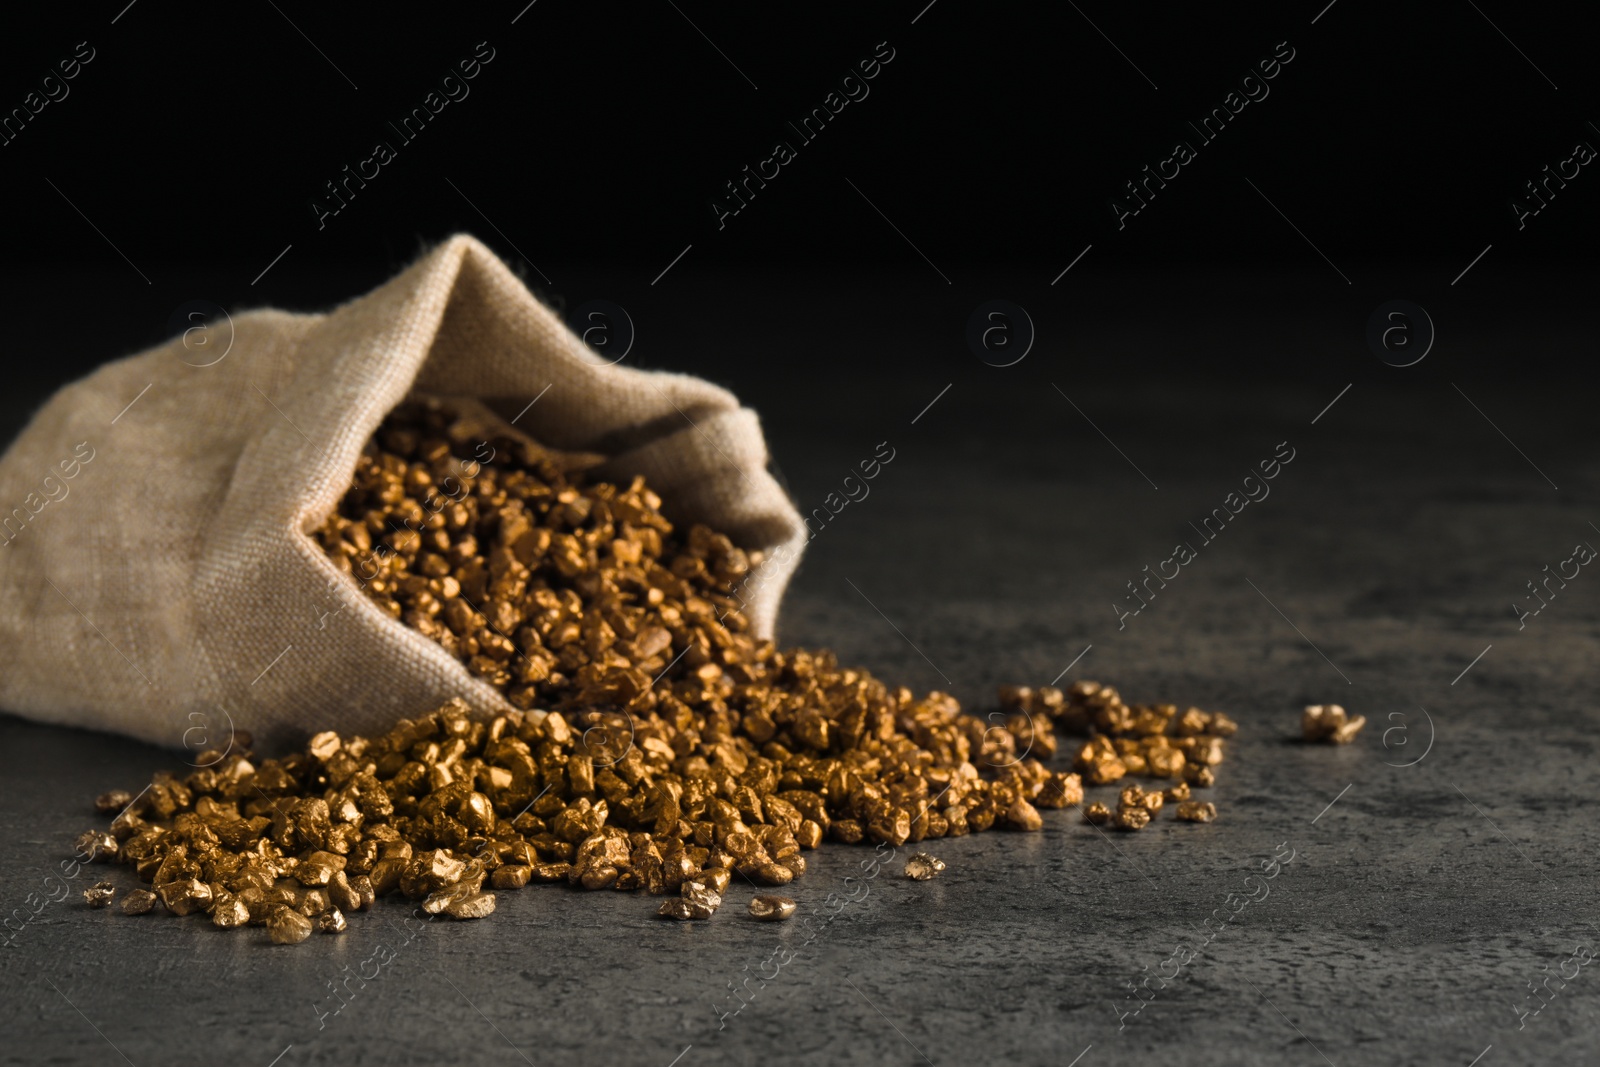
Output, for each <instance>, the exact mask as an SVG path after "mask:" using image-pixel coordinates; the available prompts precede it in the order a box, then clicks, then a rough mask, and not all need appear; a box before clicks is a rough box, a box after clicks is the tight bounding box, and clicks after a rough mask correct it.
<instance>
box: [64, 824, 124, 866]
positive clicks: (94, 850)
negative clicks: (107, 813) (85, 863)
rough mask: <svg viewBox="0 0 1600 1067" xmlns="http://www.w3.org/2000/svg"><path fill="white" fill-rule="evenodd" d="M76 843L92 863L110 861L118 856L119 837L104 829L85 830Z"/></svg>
mask: <svg viewBox="0 0 1600 1067" xmlns="http://www.w3.org/2000/svg"><path fill="white" fill-rule="evenodd" d="M74 844H75V847H76V848H77V851H78V852H79V853H80V854H82V855H85V856H87V857H89V862H90V863H110V862H111V861H112V860H114V859H116V858H117V839H116V838H115V837H113V836H112V835H110V834H108V833H106V832H104V831H103V830H85V831H84V832H83V833H81V834H79V835H78V840H77V841H76V842H75V843H74Z"/></svg>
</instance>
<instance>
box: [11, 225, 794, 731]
mask: <svg viewBox="0 0 1600 1067" xmlns="http://www.w3.org/2000/svg"><path fill="white" fill-rule="evenodd" d="M586 352H587V349H586V348H585V346H584V345H583V343H582V342H581V341H580V340H579V339H578V338H577V337H575V336H574V335H573V334H572V333H571V332H570V331H569V330H568V329H567V328H566V327H565V326H564V325H563V324H562V322H561V321H560V320H559V319H558V318H557V317H556V315H555V314H554V313H553V312H551V311H550V310H549V309H547V308H545V307H544V306H543V305H541V304H540V303H539V302H538V301H537V300H535V299H534V298H533V296H532V295H531V294H530V293H529V292H528V291H527V289H526V288H524V287H523V285H522V284H521V282H519V281H518V280H517V278H516V277H515V276H514V275H513V274H512V273H511V271H510V270H508V269H507V268H506V266H505V265H504V264H503V263H501V262H500V261H499V260H498V259H497V258H495V256H494V254H493V253H491V252H490V251H489V250H488V249H486V248H485V247H484V246H483V245H482V244H480V243H479V242H477V241H476V240H474V239H473V238H471V237H467V236H456V237H453V238H451V239H450V240H448V241H446V242H445V243H443V244H442V245H440V246H438V247H437V248H436V249H434V250H433V251H432V252H431V253H429V254H428V255H426V256H425V257H423V258H422V259H421V260H419V261H418V262H417V263H416V264H414V265H413V266H412V267H410V268H409V269H408V270H406V271H405V272H404V273H402V274H400V275H399V276H398V277H396V278H394V279H393V280H392V281H390V282H388V283H387V284H385V285H383V286H382V287H380V288H379V289H377V290H375V291H374V292H372V293H370V294H368V295H366V296H364V297H361V298H360V299H357V300H355V301H354V302H352V303H349V304H347V305H345V306H343V307H341V308H339V309H337V310H335V311H333V312H331V313H329V314H326V315H299V314H289V313H285V312H281V311H274V310H261V311H253V312H250V313H247V314H243V315H239V316H235V317H234V319H233V341H232V348H231V349H229V350H228V354H227V356H226V357H225V358H223V359H222V360H220V361H219V362H217V363H215V364H214V365H211V366H193V365H191V364H192V363H195V362H201V361H199V360H196V359H195V358H194V355H193V354H192V352H190V351H188V350H186V349H185V348H184V346H183V344H182V342H181V339H175V340H173V341H172V342H170V343H168V344H166V345H163V346H162V347H159V348H156V349H152V350H150V351H148V352H144V353H142V354H140V355H136V356H131V357H129V358H127V359H122V360H118V361H116V362H114V363H109V364H107V365H105V366H103V367H101V368H100V369H99V370H97V371H96V372H94V373H93V374H91V375H89V376H88V377H87V378H84V379H83V380H81V381H78V382H75V383H73V384H71V385H68V386H66V387H64V388H63V389H61V390H60V391H59V392H58V393H57V394H56V395H55V396H54V397H52V398H51V400H50V401H49V402H48V403H47V404H46V405H45V406H44V408H43V409H42V410H41V411H40V412H39V413H38V414H37V415H36V416H35V417H34V419H33V420H32V421H31V422H30V423H29V425H28V426H27V428H26V429H24V430H23V432H22V434H21V435H20V436H19V437H18V438H17V440H16V441H15V442H14V443H13V444H12V446H11V447H10V449H9V450H8V451H7V452H6V453H5V455H4V457H0V508H3V509H5V510H4V512H0V520H3V521H4V530H3V531H0V708H4V709H5V710H8V711H13V712H17V713H19V714H23V715H27V716H29V717H32V718H36V719H39V720H42V721H47V722H52V723H61V724H67V725H74V726H84V727H92V728H98V729H105V730H114V731H118V732H121V733H125V734H129V735H132V736H134V737H138V738H141V739H144V740H147V741H151V742H154V743H157V744H162V745H172V746H176V745H185V746H187V747H189V748H190V749H196V750H197V749H199V748H201V747H203V746H205V745H208V744H211V745H215V746H216V747H221V746H222V744H223V743H224V742H225V741H226V732H227V730H228V728H229V724H230V723H231V724H232V725H233V726H235V727H236V728H241V729H248V730H250V731H251V732H252V733H254V734H255V735H256V737H257V739H258V742H259V741H262V740H267V741H269V742H270V741H287V740H290V739H292V738H294V737H295V736H297V735H300V734H303V733H304V732H306V731H311V730H318V729H328V728H335V729H339V730H341V731H349V732H373V731H377V730H379V729H382V728H383V727H384V726H385V725H386V724H388V723H390V722H392V721H393V720H394V719H395V718H396V717H398V716H400V715H404V714H411V713H415V712H417V711H419V710H421V709H424V708H427V707H430V706H436V705H438V704H440V703H442V702H443V701H445V700H447V699H449V698H451V697H455V696H460V697H463V698H464V699H466V700H467V701H468V702H469V703H470V704H472V705H473V706H474V707H475V708H477V709H478V710H479V711H482V712H485V713H495V712H501V711H504V710H507V708H508V705H507V704H505V702H504V701H503V700H502V698H501V697H500V695H499V694H498V693H497V692H496V691H495V690H493V689H492V688H490V687H489V686H487V685H485V684H484V683H482V682H480V681H478V680H477V679H475V678H473V677H472V676H471V675H470V674H469V673H468V672H467V670H466V669H465V668H464V667H463V666H462V665H461V664H460V663H459V662H457V661H456V660H455V659H454V658H452V657H451V656H449V655H448V654H447V653H445V651H444V650H443V649H441V648H440V647H439V646H437V645H435V644H434V643H433V642H431V641H429V640H427V639H425V638H423V637H422V636H420V635H419V634H417V633H415V632H414V631H412V630H410V629H408V628H407V627H405V626H404V625H403V624H401V623H400V622H398V621H396V620H394V619H391V618H390V617H388V616H387V615H385V614H383V613H382V612H381V611H379V610H378V608H377V607H376V606H375V605H374V604H373V603H372V602H371V601H370V600H369V599H368V598H367V597H366V595H365V594H364V593H362V592H361V590H360V589H359V588H358V587H357V585H356V583H355V581H354V580H352V579H351V578H349V577H348V576H345V575H342V574H341V573H340V572H339V571H338V570H336V569H335V568H334V567H333V565H332V564H331V563H330V562H329V561H328V560H327V558H326V557H325V556H324V555H323V553H322V551H321V549H320V548H319V547H318V546H317V545H316V544H315V543H314V542H313V541H312V539H311V538H310V536H308V532H309V531H312V530H314V529H316V527H317V526H318V525H320V523H321V522H322V520H323V519H324V518H325V517H326V516H327V515H328V514H329V513H330V512H331V511H332V509H333V508H334V506H335V505H336V503H337V502H338V500H339V498H340V497H341V496H342V495H343V493H344V491H345V490H346V488H347V487H348V486H349V482H350V478H351V474H352V472H353V471H354V469H355V462H356V459H357V457H358V455H359V454H360V451H361V448H362V446H363V445H364V444H365V443H366V442H367V440H368V439H369V438H370V437H371V435H372V432H373V430H374V429H375V428H376V427H377V425H378V423H379V422H380V421H381V420H382V419H383V417H384V415H386V414H387V413H388V412H389V411H390V410H391V409H392V408H393V407H394V406H395V405H396V404H398V403H399V402H400V401H401V400H403V399H404V398H405V397H406V396H407V395H408V394H412V393H413V392H415V393H428V394H460V395H468V396H475V397H478V398H481V399H482V400H483V401H484V402H485V403H486V404H487V405H488V406H489V407H491V408H493V409H494V410H496V411H498V412H499V413H500V414H501V415H502V416H504V417H506V418H510V417H512V416H516V415H517V414H518V413H519V412H521V411H522V410H523V409H524V407H525V406H526V405H527V404H528V403H529V401H531V400H533V399H534V398H535V397H536V396H539V394H540V392H541V391H542V390H545V389H546V386H548V387H549V388H548V390H547V391H545V392H544V395H543V396H542V397H541V398H540V399H539V400H538V402H537V403H535V404H534V405H533V406H532V408H530V409H528V410H527V411H526V413H524V414H522V415H521V416H520V418H518V420H517V423H516V425H517V427H518V428H519V429H522V430H526V431H527V432H529V433H530V434H532V435H533V436H535V437H537V438H538V439H540V440H541V441H544V442H545V443H547V444H549V445H551V446H553V447H556V448H563V449H572V450H580V451H592V452H599V453H603V454H605V455H606V456H608V457H610V459H609V461H608V462H607V464H606V466H605V467H603V468H602V469H601V472H602V473H603V474H607V475H610V476H614V477H625V476H630V475H632V474H635V473H638V474H643V475H644V476H645V477H646V478H647V479H648V480H649V482H650V483H651V485H652V486H653V487H654V488H655V489H656V491H657V492H658V493H660V494H661V496H662V498H663V499H664V500H665V501H666V505H665V510H666V511H667V513H668V516H669V517H670V518H672V519H673V520H674V521H675V522H693V521H700V522H705V523H707V524H709V525H711V526H713V527H715V528H717V529H720V530H723V531H724V532H726V533H727V534H728V535H729V536H730V537H732V538H733V539H734V540H735V542H737V543H738V544H740V545H741V546H743V547H745V548H760V549H764V550H766V551H767V552H769V553H770V555H769V556H768V558H767V560H766V561H765V562H764V563H762V564H761V565H760V567H759V568H757V571H756V572H755V573H754V574H753V575H752V576H751V577H750V578H749V579H747V580H746V582H745V583H744V585H743V586H742V587H741V595H742V596H743V598H744V599H745V601H746V603H747V604H748V609H747V612H746V613H747V614H748V615H749V617H750V618H751V621H752V623H753V624H754V626H755V628H756V630H757V631H758V632H759V633H760V634H762V635H764V636H765V635H770V634H771V633H772V631H773V626H774V622H775V619H776V615H777V609H778V602H779V599H780V598H781V596H782V592H783V588H784V586H785V584H786V583H787V581H788V579H789V576H790V575H791V574H792V573H793V570H794V567H795V565H796V564H797V563H798V561H799V554H800V549H801V548H802V547H803V545H804V543H805V528H804V526H803V525H802V523H801V521H800V516H799V515H798V513H797V512H796V511H795V509H794V507H793V506H792V505H791V504H790V502H789V500H788V498H787V496H786V495H785V494H784V492H783V490H782V489H781V488H780V487H779V486H778V484H777V483H776V482H775V481H774V480H773V478H772V477H771V476H770V475H769V474H768V473H767V470H766V466H767V451H766V444H765V441H764V440H763V438H762V434H761V428H760V424H759V422H758V421H757V418H756V415H755V413H754V412H752V411H750V410H748V409H745V408H742V407H740V406H739V402H738V400H737V399H736V398H735V397H734V396H733V395H732V394H730V393H729V392H727V391H726V390H724V389H721V388H718V387H717V386H714V385H711V384H709V383H707V382H705V381H702V380H700V379H698V378H694V377H691V376H688V375H682V374H671V373H663V372H648V371H639V370H635V369H632V368H630V367H627V366H623V365H620V364H619V365H613V366H605V365H599V363H598V361H597V360H595V359H594V358H593V357H592V356H586V355H585V353H586ZM185 360H188V362H185ZM147 386H148V387H149V388H148V389H146V387H147ZM141 391H143V393H142V395H141ZM135 397H138V399H137V402H136V403H133V405H132V406H131V407H127V405H128V404H129V402H130V401H133V400H134V398H135ZM124 409H126V410H124ZM119 413H120V414H119ZM113 420H115V421H113Z"/></svg>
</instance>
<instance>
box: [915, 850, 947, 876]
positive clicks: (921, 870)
mask: <svg viewBox="0 0 1600 1067" xmlns="http://www.w3.org/2000/svg"><path fill="white" fill-rule="evenodd" d="M942 870H944V860H942V859H939V858H938V857H937V856H930V855H928V854H927V853H926V852H918V853H917V854H916V855H914V856H912V857H911V858H910V859H908V860H906V877H907V878H911V879H914V880H915V881H918V882H926V881H927V880H928V879H929V878H933V877H936V876H937V875H938V874H939V872H940V871H942Z"/></svg>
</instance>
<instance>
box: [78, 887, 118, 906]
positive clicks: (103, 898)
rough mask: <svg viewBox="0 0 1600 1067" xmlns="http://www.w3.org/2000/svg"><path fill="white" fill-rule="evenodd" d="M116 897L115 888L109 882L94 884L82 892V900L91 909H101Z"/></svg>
mask: <svg viewBox="0 0 1600 1067" xmlns="http://www.w3.org/2000/svg"><path fill="white" fill-rule="evenodd" d="M116 895H117V887H116V886H114V885H112V884H111V883H110V882H96V883H95V884H94V885H92V886H90V887H89V888H88V889H85V890H84V891H83V899H84V900H85V901H87V902H88V904H89V907H91V908H103V907H105V906H106V905H107V904H110V903H111V898H112V897H114V896H116Z"/></svg>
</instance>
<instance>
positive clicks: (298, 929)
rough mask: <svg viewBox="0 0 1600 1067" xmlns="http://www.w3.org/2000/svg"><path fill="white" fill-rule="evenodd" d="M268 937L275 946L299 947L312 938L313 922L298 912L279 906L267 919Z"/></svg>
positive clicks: (283, 905) (282, 905)
mask: <svg viewBox="0 0 1600 1067" xmlns="http://www.w3.org/2000/svg"><path fill="white" fill-rule="evenodd" d="M267 936H268V937H270V938H272V943H273V944H274V945H298V944H299V943H300V942H302V941H304V940H305V939H306V938H308V937H310V936H311V920H310V919H308V918H306V917H305V916H304V915H301V914H300V913H299V912H298V911H295V910H294V909H293V908H291V907H289V906H287V905H285V904H279V905H278V906H277V907H275V908H273V909H272V914H271V915H270V916H268V917H267Z"/></svg>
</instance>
